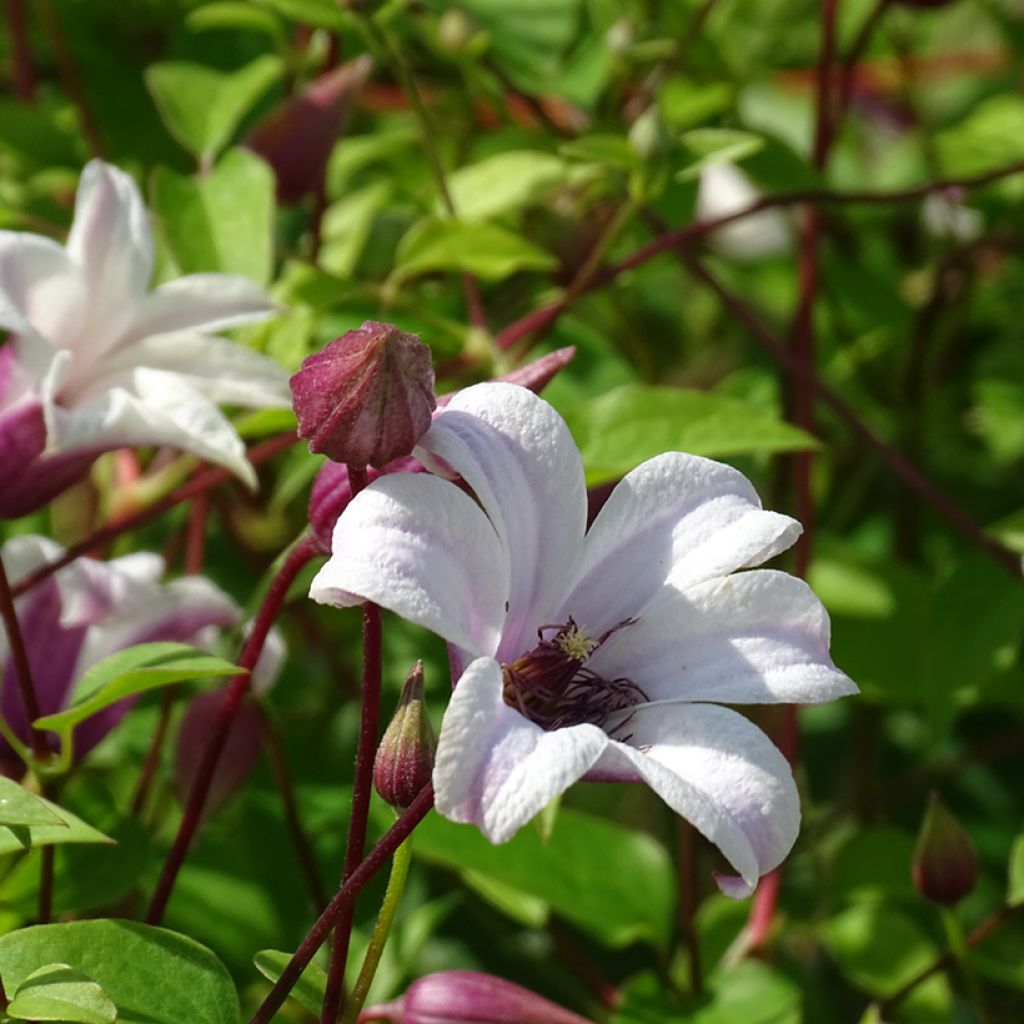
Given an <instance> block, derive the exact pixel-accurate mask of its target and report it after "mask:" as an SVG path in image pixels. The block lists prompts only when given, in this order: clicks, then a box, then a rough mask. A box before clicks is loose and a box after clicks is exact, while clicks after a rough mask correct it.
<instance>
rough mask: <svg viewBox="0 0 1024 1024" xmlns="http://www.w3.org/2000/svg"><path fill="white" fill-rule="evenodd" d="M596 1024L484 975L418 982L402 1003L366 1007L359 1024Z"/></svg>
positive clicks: (441, 975) (446, 975) (443, 974)
mask: <svg viewBox="0 0 1024 1024" xmlns="http://www.w3.org/2000/svg"><path fill="white" fill-rule="evenodd" d="M373 1020H386V1021H391V1022H392V1024H591V1022H590V1021H588V1020H587V1019H586V1018H585V1017H580V1016H579V1015H578V1014H575V1013H572V1012H570V1011H569V1010H566V1009H565V1008H564V1007H561V1006H558V1005H557V1004H556V1003H552V1002H550V1001H549V1000H547V999H544V998H542V997H541V996H539V995H537V993H536V992H531V991H530V990H529V989H526V988H522V987H521V986H520V985H513V984H512V982H510V981H505V979H504V978H496V977H495V976H494V975H493V974H482V973H481V972H479V971H439V972H438V973H437V974H428V975H426V976H425V977H423V978H420V979H418V980H417V981H414V982H413V983H412V984H411V985H410V986H409V988H408V990H407V991H406V993H405V995H404V996H402V997H401V998H400V999H396V1000H395V1001H394V1002H392V1003H385V1004H383V1005H381V1006H370V1007H367V1008H366V1009H365V1010H363V1012H362V1013H361V1014H360V1015H359V1022H360V1024H366V1022H369V1021H373Z"/></svg>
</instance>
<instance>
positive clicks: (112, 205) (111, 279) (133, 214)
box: [68, 160, 153, 333]
mask: <svg viewBox="0 0 1024 1024" xmlns="http://www.w3.org/2000/svg"><path fill="white" fill-rule="evenodd" d="M68 255H69V256H70V257H71V259H72V260H73V261H74V262H75V263H76V264H77V265H78V266H79V267H80V268H81V269H82V271H83V273H84V274H85V278H86V280H87V281H88V283H89V289H90V294H89V300H90V304H91V305H92V306H93V307H94V308H96V309H99V310H102V311H103V312H104V313H108V314H109V313H113V312H115V311H117V312H118V313H119V314H121V315H124V314H125V313H127V312H130V310H129V309H128V307H129V306H131V307H134V303H135V302H136V301H137V300H138V299H139V298H141V296H142V295H143V293H144V292H145V290H146V288H147V287H148V285H149V279H150V277H152V275H153V236H152V234H151V232H150V228H149V219H148V217H147V214H146V207H145V206H144V205H143V202H142V196H141V195H139V190H138V187H137V186H136V184H135V182H134V181H133V180H132V179H131V177H130V176H129V175H127V174H125V173H124V171H120V170H118V169H117V168H116V167H112V166H111V165H110V164H105V163H103V161H101V160H91V161H89V163H88V164H86V166H85V169H84V170H83V171H82V178H81V181H80V182H79V185H78V194H77V196H76V197H75V219H74V223H73V224H72V225H71V232H70V234H69V235H68ZM94 322H98V321H96V320H95V318H94ZM123 326H124V324H123V323H122V324H120V325H119V327H123ZM108 330H111V333H119V330H118V331H113V330H112V325H111V324H108Z"/></svg>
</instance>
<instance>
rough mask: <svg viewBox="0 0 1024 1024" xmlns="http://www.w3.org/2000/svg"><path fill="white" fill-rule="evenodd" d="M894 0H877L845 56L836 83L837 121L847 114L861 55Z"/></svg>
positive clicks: (835, 110)
mask: <svg viewBox="0 0 1024 1024" xmlns="http://www.w3.org/2000/svg"><path fill="white" fill-rule="evenodd" d="M891 4H892V0H877V2H876V4H875V6H874V7H873V8H872V9H871V11H870V12H869V13H868V16H867V17H866V18H865V19H864V22H863V24H862V25H861V27H860V31H859V32H858V33H857V37H856V39H854V41H853V43H852V44H851V45H850V49H849V50H848V51H847V53H846V56H844V57H843V60H842V64H841V67H840V71H839V82H838V84H837V85H836V97H835V108H834V113H835V117H836V121H837V123H838V122H839V121H840V120H841V119H842V118H843V116H844V115H845V114H846V111H847V110H848V109H849V106H850V98H851V96H852V95H853V83H854V80H855V79H856V76H857V65H858V64H859V63H860V59H861V57H863V56H864V52H865V51H866V50H867V48H868V46H869V44H870V43H871V38H872V36H874V34H875V30H876V29H877V28H878V25H879V23H880V22H881V20H882V16H883V15H884V14H885V12H886V11H887V10H888V9H889V7H890V5H891Z"/></svg>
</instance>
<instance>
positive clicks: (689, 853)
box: [676, 818, 704, 996]
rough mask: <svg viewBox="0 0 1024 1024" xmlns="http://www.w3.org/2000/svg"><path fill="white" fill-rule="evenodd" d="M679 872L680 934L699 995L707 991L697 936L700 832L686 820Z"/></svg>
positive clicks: (694, 989) (681, 827) (681, 832)
mask: <svg viewBox="0 0 1024 1024" xmlns="http://www.w3.org/2000/svg"><path fill="white" fill-rule="evenodd" d="M676 836H677V839H678V844H677V849H676V873H677V882H678V885H679V901H678V912H679V918H678V920H679V933H680V938H681V939H682V942H683V945H685V946H686V952H687V955H688V956H689V959H690V990H691V991H692V992H693V994H694V995H695V996H700V995H702V994H703V992H704V972H703V968H702V965H701V957H700V938H699V936H698V934H697V923H696V916H697V908H698V906H699V903H700V899H699V891H700V886H699V883H698V880H697V830H696V829H695V828H694V827H693V826H692V825H691V824H690V823H689V822H688V821H686V820H684V819H683V818H680V819H679V822H678V825H677V827H676Z"/></svg>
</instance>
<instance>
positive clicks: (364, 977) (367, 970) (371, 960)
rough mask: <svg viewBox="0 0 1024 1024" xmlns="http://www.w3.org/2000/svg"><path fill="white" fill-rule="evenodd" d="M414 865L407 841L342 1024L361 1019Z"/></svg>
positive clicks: (396, 858)
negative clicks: (361, 1011)
mask: <svg viewBox="0 0 1024 1024" xmlns="http://www.w3.org/2000/svg"><path fill="white" fill-rule="evenodd" d="M411 862H412V844H411V842H410V841H409V840H408V839H407V840H406V841H405V842H404V843H402V845H401V846H399V847H398V849H397V850H395V856H394V858H393V859H392V861H391V875H390V877H389V878H388V886H387V889H386V890H385V892H384V902H383V903H381V905H380V912H379V913H378V914H377V923H376V924H375V925H374V926H373V934H372V935H371V936H370V944H369V946H367V948H366V956H365V957H364V958H363V966H362V967H361V968H360V970H359V977H358V978H357V979H356V983H355V985H354V986H353V988H352V994H351V995H350V996H349V999H348V1002H347V1003H346V1004H345V1012H344V1013H343V1014H342V1017H341V1024H356V1021H357V1020H358V1018H359V1011H360V1010H362V1008H363V1004H364V1003H365V1002H366V995H367V993H368V992H369V991H370V985H371V984H372V983H373V978H374V975H376V973H377V968H378V967H379V966H380V958H381V955H382V954H383V952H384V946H385V945H386V944H387V941H388V936H389V935H390V934H391V926H392V925H393V924H394V922H395V914H396V913H397V911H398V904H399V903H400V902H401V899H402V890H403V889H404V888H405V880H406V878H407V877H408V875H409V864H410V863H411Z"/></svg>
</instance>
